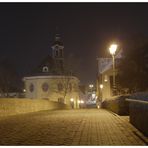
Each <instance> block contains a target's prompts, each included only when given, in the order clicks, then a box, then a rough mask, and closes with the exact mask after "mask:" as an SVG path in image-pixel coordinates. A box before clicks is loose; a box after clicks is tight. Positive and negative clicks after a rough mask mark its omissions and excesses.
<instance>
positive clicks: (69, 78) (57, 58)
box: [23, 34, 79, 108]
mask: <svg viewBox="0 0 148 148" xmlns="http://www.w3.org/2000/svg"><path fill="white" fill-rule="evenodd" d="M51 48H52V56H50V55H48V56H47V57H46V58H45V59H44V60H43V61H42V62H41V64H40V65H39V66H38V67H37V68H36V69H35V70H34V71H33V73H32V74H31V75H29V76H26V77H24V78H23V80H24V83H25V89H26V98H31V99H48V100H51V101H56V102H59V103H64V104H68V105H70V106H71V107H72V108H78V107H79V105H78V100H79V79H78V78H77V77H75V76H74V75H72V73H71V71H70V72H69V70H67V69H65V63H64V45H63V43H62V42H61V38H60V36H59V34H56V36H55V41H54V43H53V44H52V47H51Z"/></svg>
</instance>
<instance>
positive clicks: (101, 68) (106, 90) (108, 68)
mask: <svg viewBox="0 0 148 148" xmlns="http://www.w3.org/2000/svg"><path fill="white" fill-rule="evenodd" d="M121 55H122V51H120V52H119V53H118V54H117V55H116V57H115V58H116V59H115V65H117V64H118V62H119V61H120V58H121V57H122V56H121ZM97 60H98V77H97V96H98V99H99V100H101V101H104V100H107V99H110V98H112V97H113V96H114V95H113V65H112V58H98V59H97ZM115 67H116V66H115ZM117 73H118V69H115V76H116V75H117ZM116 83H117V82H116Z"/></svg>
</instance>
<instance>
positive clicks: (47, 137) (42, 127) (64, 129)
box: [0, 109, 146, 146]
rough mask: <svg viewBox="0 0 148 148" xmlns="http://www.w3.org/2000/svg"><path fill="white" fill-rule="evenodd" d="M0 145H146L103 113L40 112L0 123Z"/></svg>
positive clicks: (131, 130) (128, 126)
mask: <svg viewBox="0 0 148 148" xmlns="http://www.w3.org/2000/svg"><path fill="white" fill-rule="evenodd" d="M0 133H1V134H0V145H55V146H57V145H70V146H72V145H74V146H75V145H76V146H78V145H84V146H86V145H146V143H145V142H144V141H143V139H141V138H140V137H139V136H137V135H140V134H141V133H140V132H139V131H138V130H137V129H135V128H134V127H133V126H132V125H131V124H130V123H129V122H128V117H121V116H117V115H115V114H112V113H111V112H108V111H106V110H103V109H80V110H59V111H42V112H36V113H29V114H23V115H16V116H9V117H5V118H1V119H0Z"/></svg>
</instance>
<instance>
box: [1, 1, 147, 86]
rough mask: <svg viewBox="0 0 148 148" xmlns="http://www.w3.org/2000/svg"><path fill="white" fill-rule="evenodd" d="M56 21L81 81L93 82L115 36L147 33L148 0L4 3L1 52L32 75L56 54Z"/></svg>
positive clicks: (23, 72)
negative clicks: (134, 0) (147, 0)
mask: <svg viewBox="0 0 148 148" xmlns="http://www.w3.org/2000/svg"><path fill="white" fill-rule="evenodd" d="M56 27H58V32H59V33H60V34H61V37H62V41H63V43H64V46H65V50H64V52H65V56H69V55H72V56H73V60H75V61H76V62H74V63H75V64H76V65H77V66H76V67H77V72H78V77H79V79H80V80H81V83H83V84H88V83H92V82H95V80H96V75H97V60H96V58H97V57H101V56H104V57H107V56H108V57H110V55H109V53H108V51H107V50H108V47H109V44H110V43H111V42H112V41H116V42H117V43H118V44H119V45H120V47H121V46H122V44H123V43H122V41H123V40H124V39H125V38H126V37H128V36H129V35H130V34H133V33H142V34H145V35H148V3H143V4H142V3H0V58H1V59H4V58H7V59H9V60H11V61H13V63H14V64H15V65H16V67H17V70H18V72H19V73H20V75H21V76H22V77H23V76H25V75H27V74H28V73H29V72H30V71H31V70H32V69H33V68H35V67H36V66H37V65H39V63H40V62H41V61H42V60H43V59H44V58H45V57H46V56H47V55H48V54H51V48H50V47H51V44H52V43H53V40H54V36H55V33H56Z"/></svg>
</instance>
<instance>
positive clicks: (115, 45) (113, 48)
mask: <svg viewBox="0 0 148 148" xmlns="http://www.w3.org/2000/svg"><path fill="white" fill-rule="evenodd" d="M117 46H118V45H117V44H112V45H111V46H110V48H109V52H110V54H111V55H115V52H116V50H117Z"/></svg>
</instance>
